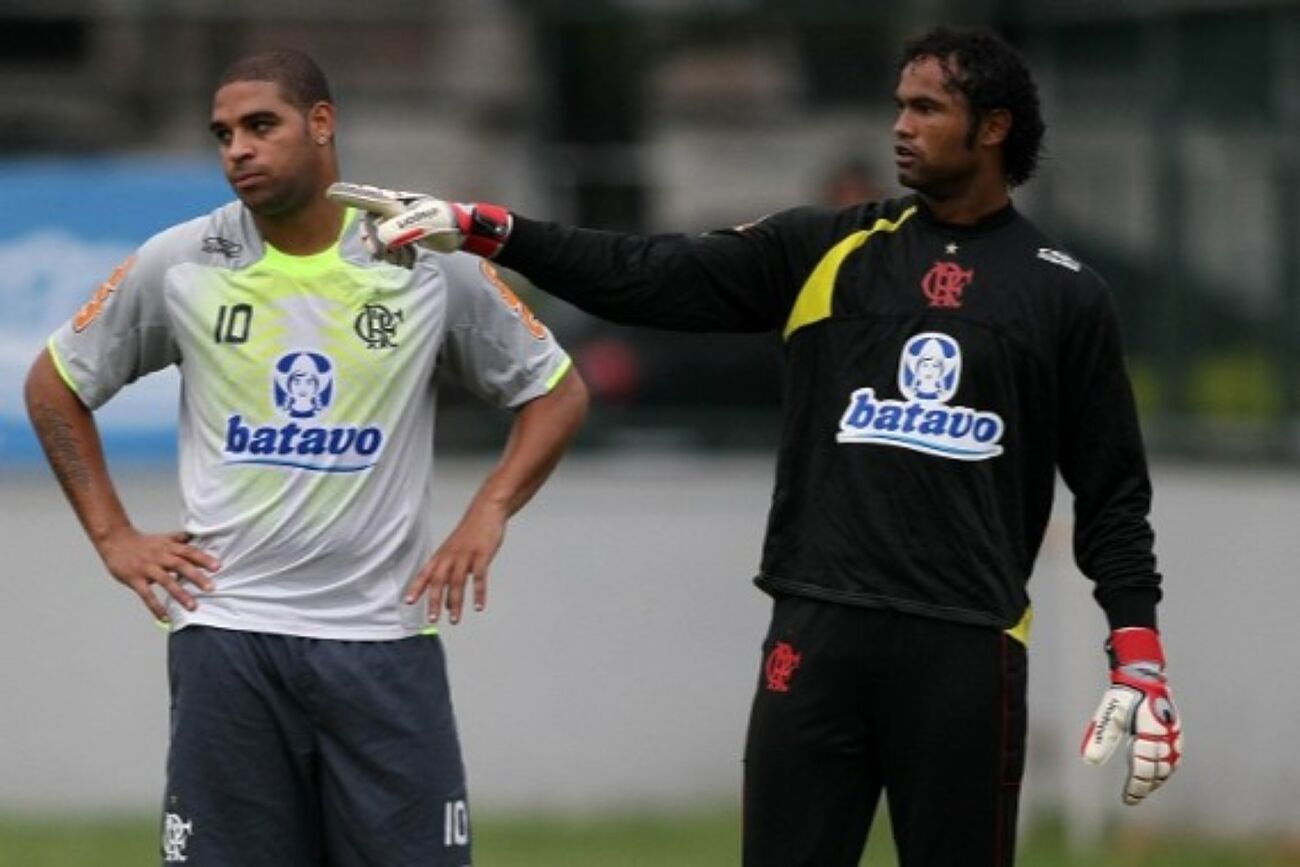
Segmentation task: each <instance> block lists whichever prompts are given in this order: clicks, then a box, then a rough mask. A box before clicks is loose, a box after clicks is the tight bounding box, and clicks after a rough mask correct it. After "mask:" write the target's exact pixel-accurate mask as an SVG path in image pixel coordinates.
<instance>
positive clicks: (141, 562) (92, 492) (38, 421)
mask: <svg viewBox="0 0 1300 867" xmlns="http://www.w3.org/2000/svg"><path fill="white" fill-rule="evenodd" d="M25 397H26V401H27V412H28V416H29V417H30V419H31V422H32V427H33V428H35V430H36V436H37V437H38V438H39V440H40V442H41V446H42V448H44V449H45V455H46V458H47V459H48V460H49V462H50V468H51V469H52V470H53V471H54V475H55V477H56V478H57V479H58V480H59V485H60V486H61V487H62V488H63V492H64V494H65V495H66V496H67V498H68V502H70V503H71V504H72V508H73V511H75V512H76V514H77V518H78V520H79V521H80V522H81V526H82V527H83V528H84V529H85V531H86V536H87V537H88V538H89V539H90V541H91V544H93V545H94V546H95V550H96V551H97V552H98V553H99V556H100V558H101V559H102V560H103V561H104V565H105V567H106V568H107V569H108V571H109V573H110V574H112V576H113V577H114V578H115V579H117V580H118V581H119V582H121V583H122V584H124V585H125V586H127V587H129V588H130V589H131V590H132V591H133V592H135V594H136V595H137V596H139V597H140V599H141V601H143V602H144V604H145V606H146V607H147V608H148V609H149V610H150V611H151V612H152V613H153V615H154V617H156V618H157V619H159V620H162V621H166V620H167V619H168V618H167V611H166V609H165V608H164V607H163V604H162V603H161V602H160V601H159V600H158V598H157V597H155V596H154V594H153V592H152V588H153V585H155V584H156V585H158V586H160V587H162V588H163V590H164V591H165V592H166V593H168V594H169V595H170V596H171V597H172V598H174V599H175V600H176V601H177V602H179V603H180V604H181V605H183V606H185V607H186V608H187V609H190V610H193V609H194V607H195V601H194V598H193V597H192V596H191V595H190V594H189V593H188V592H186V590H185V588H184V587H182V586H181V583H180V581H179V580H178V578H184V579H185V580H187V581H189V582H190V583H192V584H194V585H195V586H197V587H199V588H200V589H202V590H204V591H209V590H211V589H212V585H211V582H210V581H209V579H208V577H207V576H206V575H205V573H204V572H203V570H205V569H206V570H215V569H216V568H217V566H218V564H217V562H216V560H215V559H214V558H212V557H211V556H209V555H208V554H205V553H204V552H202V551H199V550H198V549H196V548H193V547H191V546H190V545H188V544H186V543H187V542H188V536H187V535H186V534H185V533H183V532H175V533H163V534H152V535H150V534H142V533H140V532H139V531H138V530H136V529H135V527H133V526H132V525H131V521H130V519H129V518H128V517H127V514H126V509H125V508H123V506H122V501H121V499H120V498H119V497H118V495H117V490H116V488H115V487H114V486H113V480H112V478H111V477H110V476H109V473H108V466H107V464H106V462H105V460H104V449H103V446H102V444H101V442H100V438H99V429H98V427H97V426H96V425H95V418H94V416H93V415H92V414H91V412H90V410H88V409H87V408H86V407H85V405H83V404H82V402H81V400H80V398H78V397H77V395H76V394H75V393H73V391H72V389H70V388H69V387H68V386H67V385H66V384H65V383H64V381H63V379H62V378H61V377H60V376H59V373H58V370H57V369H56V368H55V365H54V361H53V359H52V358H51V357H50V355H49V353H48V352H42V353H41V354H40V355H39V356H38V357H37V359H36V362H35V363H34V364H33V365H32V368H31V371H30V372H29V373H28V375H27V384H26V389H25Z"/></svg>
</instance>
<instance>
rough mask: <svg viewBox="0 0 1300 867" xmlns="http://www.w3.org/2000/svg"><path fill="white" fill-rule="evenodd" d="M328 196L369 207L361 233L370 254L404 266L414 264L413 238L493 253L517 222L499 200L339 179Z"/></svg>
mask: <svg viewBox="0 0 1300 867" xmlns="http://www.w3.org/2000/svg"><path fill="white" fill-rule="evenodd" d="M325 197H326V198H328V199H329V200H330V201H333V202H337V203H339V204H340V205H346V206H348V207H353V208H358V209H360V210H362V211H365V212H366V216H365V217H364V218H363V219H364V224H363V227H362V236H363V239H364V241H365V243H366V246H367V247H368V248H369V250H370V252H371V255H373V256H374V257H375V258H376V259H385V260H387V261H389V262H392V263H393V264H395V265H401V266H403V267H406V268H410V267H411V266H412V265H413V264H415V249H414V247H413V245H415V244H418V245H419V246H421V247H424V248H426V249H429V250H435V251H437V252H439V253H450V252H452V251H454V250H464V251H465V252H467V253H473V254H474V255H476V256H484V257H486V258H489V259H490V258H492V257H493V256H495V255H496V254H497V252H498V251H499V250H500V249H501V248H502V247H503V246H504V245H505V243H506V240H507V239H508V238H509V237H510V229H511V227H512V225H513V219H512V217H511V216H510V212H509V211H508V210H506V209H505V208H503V207H501V206H500V205H487V204H461V203H459V202H446V201H443V200H442V199H437V198H434V197H433V196H429V195H425V194H424V193H408V192H404V191H402V190H386V189H384V188H383V187H372V186H369V185H367V184H348V183H343V182H341V181H340V182H338V183H334V184H331V185H330V187H329V189H328V190H326V191H325Z"/></svg>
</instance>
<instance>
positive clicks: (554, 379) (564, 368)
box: [546, 355, 573, 393]
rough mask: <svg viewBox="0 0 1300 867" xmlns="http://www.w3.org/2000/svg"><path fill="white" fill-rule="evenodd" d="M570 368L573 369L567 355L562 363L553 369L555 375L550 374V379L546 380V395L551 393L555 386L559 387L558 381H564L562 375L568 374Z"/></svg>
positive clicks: (570, 359) (571, 360) (571, 361)
mask: <svg viewBox="0 0 1300 867" xmlns="http://www.w3.org/2000/svg"><path fill="white" fill-rule="evenodd" d="M571 367H573V359H572V358H570V357H569V356H567V355H566V356H564V362H563V363H562V364H561V365H560V366H559V367H557V368H556V369H555V373H552V374H551V378H550V379H548V380H546V391H547V392H548V393H549V392H551V391H553V390H554V389H555V386H557V385H559V383H560V380H561V379H564V375H565V374H566V373H568V372H569V368H571Z"/></svg>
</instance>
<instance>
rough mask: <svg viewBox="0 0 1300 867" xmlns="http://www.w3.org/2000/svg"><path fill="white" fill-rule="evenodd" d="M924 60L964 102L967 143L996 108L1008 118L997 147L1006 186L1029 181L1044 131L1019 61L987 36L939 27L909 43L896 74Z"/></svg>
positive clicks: (1035, 92) (1034, 93)
mask: <svg viewBox="0 0 1300 867" xmlns="http://www.w3.org/2000/svg"><path fill="white" fill-rule="evenodd" d="M924 57H933V58H935V59H936V60H938V61H940V63H942V64H943V68H944V72H945V75H946V77H947V81H948V83H949V84H950V85H951V86H952V87H953V88H955V89H956V90H957V91H959V92H960V93H961V94H962V95H964V96H965V97H966V102H967V103H968V104H969V105H970V110H971V127H970V135H971V137H970V141H971V142H972V143H973V142H974V134H975V128H976V126H977V125H978V124H979V122H980V121H981V120H983V118H984V117H985V115H987V114H988V113H989V112H990V111H993V110H995V109H999V108H1000V109H1005V110H1006V111H1007V112H1009V113H1010V114H1011V130H1010V132H1008V133H1007V139H1006V141H1005V142H1003V144H1002V165H1003V169H1004V170H1005V171H1006V176H1007V183H1008V184H1009V185H1010V186H1013V187H1015V186H1019V185H1020V184H1023V183H1024V182H1025V181H1027V180H1029V179H1030V178H1032V177H1033V176H1034V172H1035V171H1036V170H1037V169H1038V158H1039V155H1040V154H1041V153H1042V150H1043V134H1044V132H1046V129H1047V127H1046V124H1044V123H1043V115H1042V112H1041V110H1040V108H1039V104H1038V87H1037V85H1035V84H1034V79H1033V76H1032V75H1030V73H1029V67H1028V66H1027V65H1026V64H1025V61H1024V58H1023V57H1021V56H1020V54H1019V53H1018V52H1017V51H1016V50H1015V49H1014V48H1012V47H1011V46H1010V45H1008V44H1007V43H1005V42H1003V41H1002V40H1001V39H999V38H998V37H997V36H995V35H994V34H992V33H989V32H988V31H982V30H971V31H956V30H949V29H947V28H944V27H938V28H935V29H934V30H931V31H930V32H929V33H926V34H924V35H923V36H920V37H918V38H917V39H914V40H912V41H911V42H908V43H907V44H906V45H905V46H904V47H903V57H902V60H900V61H899V64H898V69H899V71H900V72H901V71H902V70H903V67H905V66H907V65H908V64H909V63H912V62H913V61H916V60H919V59H921V58H924Z"/></svg>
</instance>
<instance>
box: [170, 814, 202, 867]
mask: <svg viewBox="0 0 1300 867" xmlns="http://www.w3.org/2000/svg"><path fill="white" fill-rule="evenodd" d="M193 833H194V820H193V819H190V820H189V821H186V820H185V819H183V818H181V817H180V816H179V815H177V814H176V813H168V814H166V815H165V816H163V829H162V850H163V861H165V862H166V863H168V864H181V863H183V862H185V861H188V860H190V859H189V856H188V855H187V854H185V847H186V846H188V845H189V842H190V835H191V834H193Z"/></svg>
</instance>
